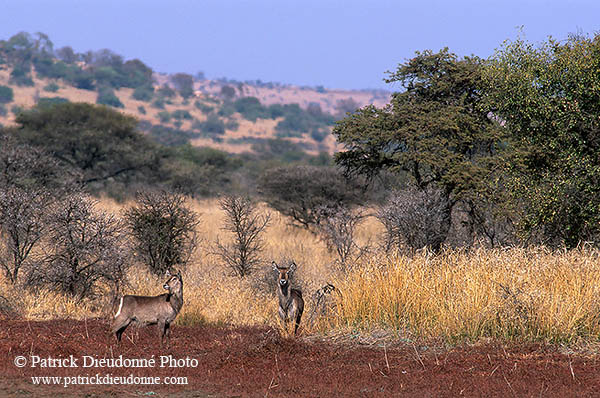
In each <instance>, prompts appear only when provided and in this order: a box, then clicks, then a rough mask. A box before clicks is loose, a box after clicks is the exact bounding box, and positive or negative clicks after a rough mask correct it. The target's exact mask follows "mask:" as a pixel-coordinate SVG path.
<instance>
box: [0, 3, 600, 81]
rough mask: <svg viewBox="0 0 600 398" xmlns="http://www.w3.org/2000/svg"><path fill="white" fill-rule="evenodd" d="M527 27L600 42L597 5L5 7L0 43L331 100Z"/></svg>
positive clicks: (537, 37) (483, 50) (487, 46)
mask: <svg viewBox="0 0 600 398" xmlns="http://www.w3.org/2000/svg"><path fill="white" fill-rule="evenodd" d="M519 26H524V29H523V32H524V35H525V37H526V38H527V39H528V40H530V41H534V42H538V41H542V40H545V39H546V38H547V36H548V35H552V36H553V37H555V38H560V39H562V38H565V37H566V36H567V35H568V34H569V33H572V32H579V33H585V34H594V33H595V32H598V31H600V1H599V0H573V1H569V0H563V1H559V0H553V1H544V0H502V1H495V0H494V1H486V0H440V1H434V0H422V1H418V0H417V1H415V0H412V1H404V0H402V1H400V0H398V1H386V0H362V1H356V0H343V1H342V0H339V1H338V0H303V1H295V0H294V1H291V0H290V1H288V0H254V1H242V0H195V1H193V0H0V38H1V39H8V38H9V37H10V36H12V35H14V34H15V33H18V32H20V31H27V32H30V33H35V32H38V31H39V32H43V33H46V34H48V35H49V36H50V39H51V40H52V41H53V42H54V45H55V48H59V47H62V46H65V45H70V46H71V47H73V48H74V49H75V51H77V52H83V51H87V50H99V49H102V48H108V49H111V50H113V51H115V52H117V53H119V54H121V55H122V56H123V57H124V58H125V59H131V58H139V59H141V60H142V61H143V62H145V63H146V64H148V65H149V66H150V67H152V68H153V69H154V70H155V71H159V72H171V73H172V72H187V73H191V74H195V73H196V72H198V71H203V72H204V73H205V75H206V76H207V77H208V78H217V77H228V78H232V79H236V80H242V81H243V80H254V79H261V80H263V81H274V82H282V83H291V84H300V85H311V86H316V85H323V86H325V87H328V88H390V87H388V86H387V85H386V84H385V83H383V81H382V79H383V78H384V77H385V73H384V72H385V71H386V70H392V69H395V67H396V66H397V65H398V63H400V62H404V61H405V60H406V59H407V58H410V57H412V56H413V54H414V52H415V51H417V50H425V49H432V50H434V51H437V50H439V49H440V48H443V47H445V46H447V47H449V48H450V50H451V51H453V52H455V53H457V54H459V55H471V54H475V55H478V56H480V57H484V58H485V57H488V56H490V55H492V54H493V52H494V49H496V48H497V47H498V46H499V45H500V44H501V43H502V41H503V40H505V39H511V38H515V37H516V35H517V32H518V29H517V27H519ZM391 88H392V89H393V87H391Z"/></svg>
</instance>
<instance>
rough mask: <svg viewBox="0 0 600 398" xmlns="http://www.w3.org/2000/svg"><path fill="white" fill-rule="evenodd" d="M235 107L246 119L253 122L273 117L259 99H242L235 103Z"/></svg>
mask: <svg viewBox="0 0 600 398" xmlns="http://www.w3.org/2000/svg"><path fill="white" fill-rule="evenodd" d="M233 107H234V109H235V111H236V112H239V113H240V114H241V115H242V117H243V118H244V119H246V120H250V121H251V122H255V121H256V119H267V118H270V117H271V114H270V112H269V110H268V108H266V107H264V106H263V105H262V104H261V103H260V101H259V100H258V98H255V97H244V98H240V99H238V100H236V101H235V102H234V103H233Z"/></svg>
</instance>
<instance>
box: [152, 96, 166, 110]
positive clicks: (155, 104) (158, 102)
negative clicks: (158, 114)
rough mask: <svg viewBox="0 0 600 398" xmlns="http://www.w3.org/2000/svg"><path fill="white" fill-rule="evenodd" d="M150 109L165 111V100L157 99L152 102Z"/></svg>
mask: <svg viewBox="0 0 600 398" xmlns="http://www.w3.org/2000/svg"><path fill="white" fill-rule="evenodd" d="M152 107H153V108H156V109H165V100H164V99H162V98H157V99H155V100H154V101H153V102H152Z"/></svg>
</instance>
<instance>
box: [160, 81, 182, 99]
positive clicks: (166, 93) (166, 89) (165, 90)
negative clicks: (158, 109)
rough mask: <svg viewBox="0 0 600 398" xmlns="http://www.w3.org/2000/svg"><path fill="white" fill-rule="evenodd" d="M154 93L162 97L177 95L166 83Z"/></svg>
mask: <svg viewBox="0 0 600 398" xmlns="http://www.w3.org/2000/svg"><path fill="white" fill-rule="evenodd" d="M156 93H157V94H158V95H159V96H160V97H162V98H173V97H175V96H176V95H177V92H176V91H175V90H173V89H172V88H171V87H169V86H168V85H166V84H165V85H164V86H162V87H161V88H159V89H158V91H157V92H156Z"/></svg>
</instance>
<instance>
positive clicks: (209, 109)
mask: <svg viewBox="0 0 600 398" xmlns="http://www.w3.org/2000/svg"><path fill="white" fill-rule="evenodd" d="M194 106H195V107H196V108H198V109H200V111H201V112H202V113H204V114H205V115H208V114H209V113H211V112H212V111H213V110H214V108H213V107H212V106H210V105H207V104H205V103H204V102H201V101H194Z"/></svg>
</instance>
